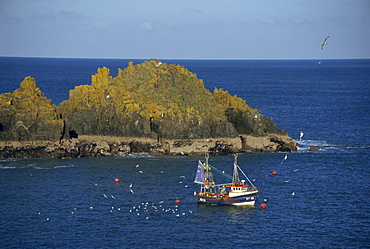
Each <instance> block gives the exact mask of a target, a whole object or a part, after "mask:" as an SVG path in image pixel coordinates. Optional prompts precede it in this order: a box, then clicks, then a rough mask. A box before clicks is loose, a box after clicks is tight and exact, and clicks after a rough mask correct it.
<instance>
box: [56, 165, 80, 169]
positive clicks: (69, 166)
mask: <svg viewBox="0 0 370 249" xmlns="http://www.w3.org/2000/svg"><path fill="white" fill-rule="evenodd" d="M72 167H76V166H75V165H73V164H67V165H58V166H54V169H60V168H72Z"/></svg>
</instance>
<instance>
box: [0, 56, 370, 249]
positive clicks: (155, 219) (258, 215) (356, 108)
mask: <svg viewBox="0 0 370 249" xmlns="http://www.w3.org/2000/svg"><path fill="white" fill-rule="evenodd" d="M128 61H129V60H103V59H96V60H93V59H48V58H7V57H0V93H6V92H13V91H14V90H15V89H17V88H18V87H19V83H20V82H21V81H22V80H23V78H24V77H26V76H29V75H30V76H32V77H34V78H35V79H36V82H37V86H38V87H39V88H40V89H41V90H42V91H43V92H44V94H45V96H47V97H48V98H50V99H52V101H53V103H54V104H56V105H58V104H59V103H60V102H62V101H63V100H66V99H68V91H69V90H71V89H73V88H74V87H75V86H77V85H81V84H90V79H91V75H92V74H94V73H95V72H96V70H97V68H98V67H102V66H106V67H108V68H110V69H111V74H112V75H113V76H115V75H116V74H117V68H122V69H123V68H125V67H126V66H127V63H128ZM133 61H134V63H135V64H136V63H140V62H141V61H140V60H133ZM163 62H166V63H175V64H180V65H183V66H185V67H186V68H188V69H189V70H190V71H191V72H194V73H196V74H197V75H198V78H200V79H203V81H204V84H205V87H206V88H207V89H209V90H210V91H213V89H214V88H223V89H225V90H228V91H229V93H230V94H232V95H237V96H239V97H241V98H243V99H245V100H246V101H247V103H248V104H249V105H250V106H251V107H253V108H257V109H260V110H262V111H263V113H264V115H265V116H266V117H273V118H274V121H275V123H277V124H278V126H279V128H283V129H286V130H287V131H288V133H289V135H290V136H291V137H293V138H294V139H296V140H297V142H299V144H300V147H299V150H298V151H297V152H293V153H289V154H288V158H287V160H283V159H284V157H285V154H283V153H243V154H240V155H239V165H240V166H241V167H242V168H243V170H244V172H246V173H247V174H248V175H249V177H250V178H251V179H253V180H254V181H253V183H254V184H255V185H256V186H257V187H258V189H259V190H260V194H259V200H258V203H257V204H256V206H255V207H254V208H250V207H249V208H248V207H210V206H202V205H197V204H196V203H195V198H194V195H193V192H194V191H195V190H197V186H196V184H194V183H193V180H194V176H195V170H196V167H197V160H199V159H202V158H201V157H196V156H190V157H171V156H150V155H147V154H133V155H127V156H120V157H109V158H85V159H68V160H61V159H10V158H9V159H1V160H0V189H1V191H0V214H1V219H0V247H1V248H108V247H116V248H195V247H200V248H210V247H213V248H233V247H250V248H323V247H325V248H326V247H328V248H369V245H370V214H369V213H370V203H369V199H370V184H369V183H370V182H369V179H370V167H369V166H370V164H369V159H370V153H369V149H370V136H369V130H368V127H369V123H370V115H369V113H370V99H369V96H370V60H322V61H321V64H318V61H317V60H284V61H278V60H275V61H238V60H235V61H234V60H230V61H225V60H222V61H217V60H208V61H207V60H168V61H167V60H164V61H163ZM300 131H303V132H304V136H303V138H302V140H301V141H300V139H299V133H300ZM311 145H314V146H315V147H317V148H319V149H320V151H319V152H309V151H308V148H309V146H311ZM232 161H233V157H232V155H229V156H215V157H211V158H210V163H211V164H212V165H214V166H215V167H217V168H219V169H221V170H225V171H226V172H227V173H229V174H231V173H232V169H231V168H230V167H231V165H232ZM273 170H275V171H277V172H278V175H277V176H271V171H273ZM116 177H117V178H119V179H120V182H119V183H118V184H116V183H114V178H116ZM215 178H216V181H219V182H223V181H227V179H224V178H223V177H222V176H220V175H217V174H215ZM130 184H132V187H131V190H132V191H133V192H131V191H130ZM293 193H294V195H293ZM176 199H180V200H181V203H180V204H179V205H176V203H175V200H176ZM261 202H264V203H266V205H267V208H266V209H264V210H262V209H260V208H259V204H260V203H261Z"/></svg>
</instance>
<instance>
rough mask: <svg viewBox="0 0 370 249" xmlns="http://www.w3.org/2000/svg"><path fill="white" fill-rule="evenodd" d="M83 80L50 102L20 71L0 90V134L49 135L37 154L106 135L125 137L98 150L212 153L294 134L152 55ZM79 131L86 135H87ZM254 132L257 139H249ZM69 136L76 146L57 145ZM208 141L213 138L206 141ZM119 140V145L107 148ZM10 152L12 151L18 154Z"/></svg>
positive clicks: (274, 147)
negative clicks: (16, 81)
mask: <svg viewBox="0 0 370 249" xmlns="http://www.w3.org/2000/svg"><path fill="white" fill-rule="evenodd" d="M91 81H92V82H91V85H81V86H77V87H75V88H74V89H73V90H71V91H70V92H69V99H68V100H66V101H64V102H62V103H61V104H60V105H59V106H58V107H56V106H55V105H53V104H51V101H50V100H48V99H47V98H46V97H45V96H44V95H43V93H42V92H41V91H40V89H38V88H37V87H36V82H35V80H34V79H33V78H31V77H26V78H25V79H24V81H23V82H22V83H21V84H20V88H19V89H17V90H15V91H14V92H13V93H6V94H2V95H0V141H18V142H23V141H32V142H33V143H31V145H30V144H27V146H31V147H32V144H33V146H36V145H35V141H51V142H52V143H48V144H47V145H45V143H44V142H43V143H41V144H42V146H41V145H40V144H39V145H40V146H41V147H40V146H38V149H37V150H38V151H40V150H42V148H44V150H47V151H49V152H48V153H49V154H45V153H44V152H42V153H41V152H40V153H41V154H40V153H38V152H37V153H36V152H34V154H35V153H36V154H38V155H40V157H44V156H47V155H49V156H52V157H75V156H76V155H74V154H73V153H69V152H68V153H67V152H66V153H65V155H62V154H63V153H59V152H60V148H64V149H63V150H62V151H68V150H69V149H71V148H72V147H75V148H74V149H72V151H74V153H75V152H76V151H77V152H78V153H77V152H76V153H77V156H81V148H83V150H84V151H86V150H85V148H86V147H88V145H92V143H97V142H99V141H104V140H105V138H107V137H115V138H117V139H116V140H117V141H119V140H120V139H121V138H125V139H124V140H125V141H121V142H117V141H115V142H114V143H109V142H107V145H108V147H109V149H108V148H107V147H106V146H105V149H106V151H107V153H105V152H104V153H103V154H102V155H116V154H120V153H130V152H136V151H138V152H149V153H157V154H184V153H187V154H189V153H190V154H194V153H198V152H197V150H198V149H197V148H196V146H195V147H194V146H188V145H189V144H192V145H194V144H197V143H198V144H203V145H202V146H203V149H201V150H203V152H204V146H206V147H208V150H212V148H213V151H214V153H215V154H225V153H226V154H227V153H233V152H237V151H245V150H251V151H292V150H295V146H296V144H295V142H294V140H292V139H290V138H289V137H288V135H287V132H286V131H285V130H281V129H278V128H277V126H276V124H274V123H273V121H272V118H265V117H264V116H263V115H262V112H261V111H259V110H257V109H253V108H251V107H249V106H248V105H247V104H246V102H245V101H244V100H243V99H241V98H238V97H237V96H231V95H230V94H229V93H228V92H227V91H224V90H223V89H215V90H214V91H213V92H210V91H208V90H207V89H205V87H204V85H203V81H202V80H200V79H198V78H197V76H196V74H194V73H192V72H189V71H188V70H187V69H186V68H184V67H182V66H179V65H170V64H167V63H162V62H160V61H158V60H151V61H145V62H143V63H141V64H138V65H133V63H129V65H128V67H126V68H125V69H124V70H121V69H118V74H117V77H115V78H113V77H112V76H111V75H110V70H109V69H108V68H105V67H103V68H99V69H98V70H97V73H96V74H95V75H93V76H92V80H91ZM83 137H85V138H86V137H90V138H91V137H94V139H95V141H92V140H86V139H81V138H83ZM127 138H131V140H130V141H128V140H127ZM134 138H135V139H134ZM251 138H253V139H251ZM255 138H257V141H264V142H263V143H256V142H253V143H252V142H251V141H252V140H253V141H254V139H255ZM70 139H74V140H73V141H74V144H79V145H78V146H77V147H76V146H72V147H71V145H69V147H68V148H65V147H63V146H64V145H63V143H65V141H67V140H69V141H72V140H70ZM138 139H139V142H138V141H137V140H138ZM140 139H148V140H147V141H150V142H145V143H143V142H142V140H140ZM211 140H212V141H214V142H216V143H215V144H210V143H209V141H211ZM76 141H78V142H76ZM184 141H185V142H184ZM196 141H198V142H196ZM199 141H200V142H199ZM217 141H218V143H217ZM53 142H57V144H59V145H55V143H53ZM23 143H24V142H23ZM84 143H86V144H85V145H86V146H85V145H83V144H84ZM51 144H53V145H51ZM68 144H70V142H68ZM114 144H115V145H114ZM130 144H131V145H130ZM135 144H136V147H138V148H135ZM256 144H258V146H257V145H256ZM185 145H186V146H185ZM58 146H59V148H56V147H58ZM120 146H121V149H119V151H116V150H115V149H114V148H118V147H120ZM225 146H226V147H225ZM23 147H24V146H23V145H19V144H17V143H13V144H9V143H8V144H2V146H0V150H7V151H8V152H9V151H13V152H14V151H18V152H19V151H22V149H20V148H23ZM36 147H37V146H36ZM90 147H91V146H90ZM113 147H114V148H113ZM5 148H6V149H5ZM40 148H41V149H40ZM47 148H48V149H47ZM112 148H113V149H112ZM122 148H125V149H122ZM184 148H186V150H184ZM222 148H223V149H222ZM225 148H227V149H225ZM53 150H54V151H55V150H59V152H58V153H59V154H58V153H57V154H58V155H57V154H55V155H54V154H53V153H51V152H50V151H53ZM18 152H17V153H18ZM14 153H15V152H14ZM14 153H13V154H14ZM17 153H15V154H14V155H20V154H22V153H20V154H19V153H18V154H17ZM43 153H44V154H43ZM31 154H32V153H31ZM0 156H1V153H0ZM2 156H3V157H9V156H11V155H10V154H8V155H7V156H6V155H5V154H2ZM83 156H98V155H94V153H85V154H84V155H83ZM16 157H18V156H16Z"/></svg>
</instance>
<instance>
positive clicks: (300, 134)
mask: <svg viewBox="0 0 370 249" xmlns="http://www.w3.org/2000/svg"><path fill="white" fill-rule="evenodd" d="M303 135H304V133H303V132H302V131H301V133H299V140H300V141H302V137H303Z"/></svg>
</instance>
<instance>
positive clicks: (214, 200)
mask: <svg viewBox="0 0 370 249" xmlns="http://www.w3.org/2000/svg"><path fill="white" fill-rule="evenodd" d="M257 193H258V191H257V190H256V191H249V192H246V193H243V194H240V195H238V196H233V197H228V196H225V197H222V196H217V195H215V196H209V195H205V194H204V193H198V194H197V195H196V200H197V203H198V204H206V205H231V206H243V205H249V206H253V205H254V204H255V202H256V198H257Z"/></svg>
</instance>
